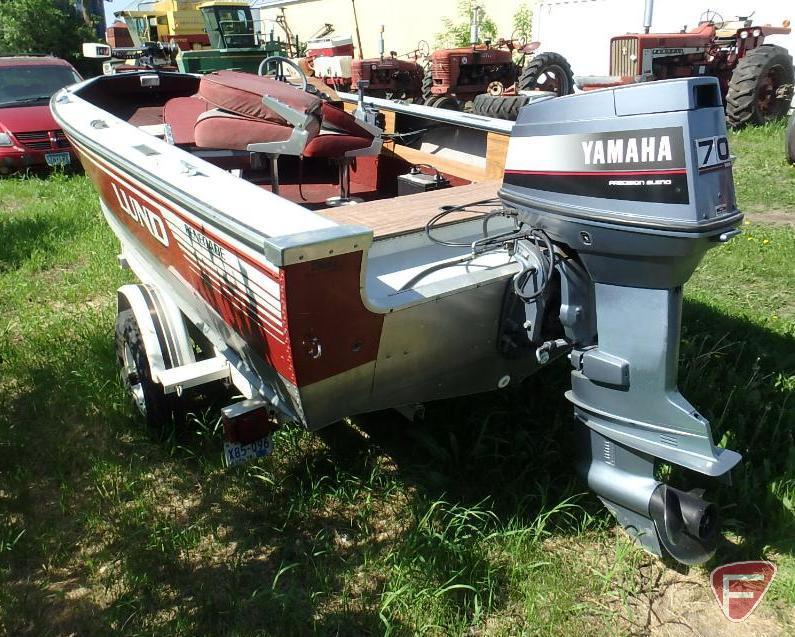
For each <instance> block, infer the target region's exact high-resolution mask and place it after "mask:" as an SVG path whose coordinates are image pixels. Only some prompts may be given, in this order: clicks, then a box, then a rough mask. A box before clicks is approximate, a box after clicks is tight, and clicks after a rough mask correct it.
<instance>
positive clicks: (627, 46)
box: [610, 37, 638, 76]
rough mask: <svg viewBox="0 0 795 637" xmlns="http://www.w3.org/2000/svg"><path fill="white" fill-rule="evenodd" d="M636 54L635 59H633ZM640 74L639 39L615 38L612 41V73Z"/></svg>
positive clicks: (624, 74)
mask: <svg viewBox="0 0 795 637" xmlns="http://www.w3.org/2000/svg"><path fill="white" fill-rule="evenodd" d="M632 56H635V59H634V60H633V59H631V57H632ZM637 74H638V39H637V38H635V37H629V38H615V39H613V40H611V42H610V75H623V76H626V75H630V76H632V75H637Z"/></svg>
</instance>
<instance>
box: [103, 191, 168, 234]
mask: <svg viewBox="0 0 795 637" xmlns="http://www.w3.org/2000/svg"><path fill="white" fill-rule="evenodd" d="M111 185H112V186H113V192H115V193H116V198H117V199H118V200H119V205H120V206H121V208H122V210H124V212H126V213H127V214H128V215H130V216H131V217H132V218H133V219H134V220H135V221H136V223H139V224H140V225H141V226H143V227H144V228H146V229H147V230H148V231H149V234H151V235H152V236H153V237H154V238H155V239H157V240H158V241H159V242H160V243H162V244H163V245H164V246H166V247H168V234H166V224H164V223H163V220H162V219H161V218H160V216H159V215H158V214H157V213H155V212H152V211H151V210H149V208H147V207H146V206H144V205H143V204H141V203H140V202H139V201H138V200H136V199H134V198H133V197H131V196H130V195H128V194H127V193H126V192H124V191H123V190H119V188H117V187H116V184H111Z"/></svg>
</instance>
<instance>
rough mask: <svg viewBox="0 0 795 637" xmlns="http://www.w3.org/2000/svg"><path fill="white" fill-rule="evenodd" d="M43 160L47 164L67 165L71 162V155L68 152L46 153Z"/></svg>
mask: <svg viewBox="0 0 795 637" xmlns="http://www.w3.org/2000/svg"><path fill="white" fill-rule="evenodd" d="M44 161H46V162H47V165H48V166H68V165H69V164H71V163H72V156H71V155H70V154H69V153H47V154H46V155H44Z"/></svg>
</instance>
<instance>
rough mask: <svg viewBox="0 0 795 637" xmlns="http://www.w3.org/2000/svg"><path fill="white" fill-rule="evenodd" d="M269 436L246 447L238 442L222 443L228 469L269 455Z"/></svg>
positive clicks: (270, 445)
mask: <svg viewBox="0 0 795 637" xmlns="http://www.w3.org/2000/svg"><path fill="white" fill-rule="evenodd" d="M272 449H273V447H272V443H271V436H270V435H268V436H265V437H264V438H260V439H259V440H255V441H254V442H252V443H249V444H247V445H244V444H241V443H239V442H226V441H224V458H226V465H227V466H228V467H231V466H234V465H236V464H243V463H244V462H249V461H250V460H255V459H256V458H262V457H264V456H267V455H270V453H271V451H272Z"/></svg>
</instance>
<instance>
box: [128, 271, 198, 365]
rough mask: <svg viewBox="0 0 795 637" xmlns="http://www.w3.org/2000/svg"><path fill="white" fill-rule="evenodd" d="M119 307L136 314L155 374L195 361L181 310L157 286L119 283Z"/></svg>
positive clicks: (149, 361) (147, 355)
mask: <svg viewBox="0 0 795 637" xmlns="http://www.w3.org/2000/svg"><path fill="white" fill-rule="evenodd" d="M117 307H118V312H123V311H124V310H132V312H133V314H134V315H135V320H136V321H137V322H138V327H139V329H140V331H141V337H142V338H143V341H144V348H145V349H146V357H147V359H148V363H149V372H150V375H151V377H152V378H159V377H160V374H161V373H162V372H164V371H165V370H167V369H172V368H174V367H180V366H182V365H188V364H190V363H195V362H196V357H195V354H194V351H193V348H192V347H191V339H190V337H189V335H188V332H187V326H186V323H185V318H184V316H183V315H182V312H181V311H180V309H179V307H178V306H177V305H176V303H174V302H173V301H171V300H170V299H168V298H167V297H166V296H165V295H163V294H162V293H161V292H160V290H159V289H158V288H157V287H156V286H154V285H141V284H138V285H124V286H122V287H120V288H119V289H118V291H117Z"/></svg>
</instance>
